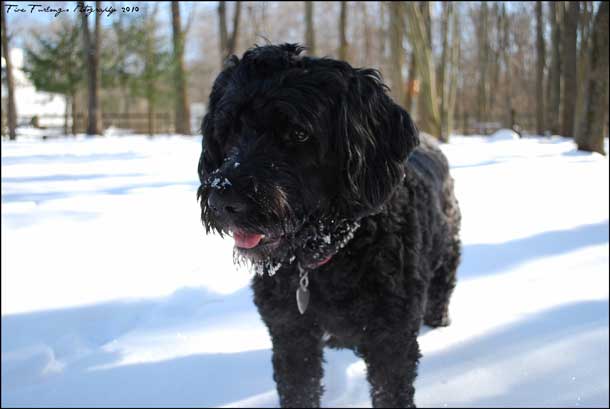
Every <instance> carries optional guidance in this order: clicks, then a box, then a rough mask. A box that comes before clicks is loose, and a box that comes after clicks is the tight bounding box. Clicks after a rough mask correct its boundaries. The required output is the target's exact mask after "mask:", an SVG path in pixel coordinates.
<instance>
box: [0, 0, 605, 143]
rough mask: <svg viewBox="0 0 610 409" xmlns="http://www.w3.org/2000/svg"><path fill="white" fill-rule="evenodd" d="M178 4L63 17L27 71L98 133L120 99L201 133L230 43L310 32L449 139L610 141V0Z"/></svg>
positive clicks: (239, 45)
mask: <svg viewBox="0 0 610 409" xmlns="http://www.w3.org/2000/svg"><path fill="white" fill-rule="evenodd" d="M81 3H82V2H81ZM96 7H98V8H99V7H101V2H96ZM180 8H181V7H180V4H179V3H172V4H168V3H165V4H149V5H147V6H146V7H142V13H139V14H138V15H137V16H136V15H125V14H119V15H118V17H116V18H114V19H113V21H112V24H111V25H110V27H102V28H99V24H98V21H99V18H92V19H93V20H94V21H93V22H89V21H88V19H87V18H86V17H81V21H76V20H69V19H67V20H64V21H63V22H62V24H63V25H64V27H62V28H61V29H57V30H56V31H55V35H54V36H49V35H48V34H46V35H45V34H44V33H43V34H40V35H38V36H36V37H35V38H36V41H35V42H34V43H33V44H32V46H31V47H29V48H28V51H27V57H28V58H27V61H29V63H28V67H27V68H28V70H29V71H28V72H29V75H30V77H31V78H32V80H33V82H34V83H35V85H36V86H37V87H39V88H40V89H46V90H50V91H52V92H59V93H61V94H63V95H65V96H66V98H67V100H69V101H71V102H70V104H67V105H70V106H72V107H73V106H74V101H75V98H76V99H79V98H83V96H82V94H85V93H86V95H87V106H88V111H89V115H88V118H89V126H88V131H89V132H90V133H99V132H100V125H99V112H100V111H104V112H105V111H106V110H107V109H108V105H110V106H111V107H112V108H113V109H117V107H118V109H119V110H120V111H121V112H129V111H134V112H146V115H147V118H148V121H147V122H148V128H149V132H151V133H153V132H154V131H155V128H156V127H155V123H154V122H155V118H156V116H155V113H156V112H160V111H164V112H165V111H168V110H170V111H173V112H174V115H173V116H174V118H175V124H176V132H178V133H189V132H190V120H189V117H190V113H189V106H190V104H189V102H190V101H196V102H201V103H205V101H206V99H207V95H208V94H209V91H210V88H211V85H212V82H213V79H214V78H215V76H216V75H217V74H218V72H219V70H220V69H221V68H222V66H223V63H224V61H225V59H226V58H227V57H228V56H230V55H232V54H240V53H241V52H243V51H244V50H245V49H247V48H249V47H251V46H253V45H254V44H261V43H265V42H266V41H270V42H274V43H278V42H301V43H304V44H305V45H306V46H307V47H308V51H307V52H308V53H309V54H311V55H317V56H330V57H334V58H340V59H344V60H347V61H349V62H350V63H351V64H352V65H354V66H368V67H373V68H377V69H379V70H380V71H381V72H382V74H383V75H384V77H385V79H386V82H387V83H388V85H389V86H390V88H391V93H392V96H393V98H394V99H395V100H396V101H397V102H398V103H399V104H401V105H402V106H403V107H405V109H407V110H408V111H410V112H411V113H412V115H413V116H414V117H415V119H416V121H417V124H418V126H419V127H420V129H422V130H423V131H426V132H428V133H431V134H432V135H435V136H437V137H438V138H439V139H441V140H443V141H447V140H448V138H449V135H450V134H451V133H455V132H456V131H457V132H462V133H471V132H475V131H479V132H481V131H484V130H485V128H493V127H497V126H503V127H509V128H512V129H515V130H516V131H518V132H519V131H521V130H522V129H523V128H525V129H526V130H528V131H531V132H536V133H537V134H561V135H563V136H568V137H574V138H575V141H576V142H577V144H578V146H579V148H581V149H586V150H593V151H598V152H602V151H603V135H604V133H607V121H608V115H607V111H608V4H607V3H606V2H591V1H581V2H571V1H562V2H542V1H537V2H531V3H528V2H523V3H509V2H426V1H418V2H355V1H338V2H311V1H305V2H246V1H244V2H242V1H237V2H225V1H219V2H217V3H215V4H207V5H203V6H199V5H197V6H195V5H191V7H190V14H189V21H188V22H187V23H186V25H183V24H182V21H181V15H180ZM162 13H166V14H165V15H166V16H171V26H172V36H171V38H170V36H167V35H165V34H164V33H163V31H162V30H160V23H159V21H160V15H161V14H162ZM193 20H196V21H197V24H196V25H194V26H193V25H192V24H191V23H192V21H193ZM89 24H91V25H92V26H93V30H92V31H93V32H90V30H89V27H88V25H89ZM4 26H5V22H3V28H4ZM5 37H6V36H5V35H4V31H3V48H4V39H5ZM98 37H101V38H99V39H98ZM187 37H188V39H189V41H190V42H191V43H190V44H191V47H190V48H189V49H190V50H191V58H190V59H189V61H188V65H187V63H186V62H185V60H184V55H185V50H186V47H185V44H186V42H187ZM193 50H194V51H193ZM5 54H6V53H5ZM57 56H62V58H57ZM66 61H70V62H71V63H70V64H66V63H65V62H66ZM50 71H51V72H59V73H61V75H59V74H53V75H50V74H49V72H50ZM100 94H101V95H100ZM100 97H101V98H102V101H101V103H100V101H99V99H100ZM96 99H97V100H98V102H97V104H96ZM108 101H111V102H108ZM100 107H101V109H100ZM72 112H74V109H72ZM96 118H97V119H96ZM72 123H73V124H74V121H72ZM96 123H97V125H95V124H96ZM96 131H97V132H96Z"/></svg>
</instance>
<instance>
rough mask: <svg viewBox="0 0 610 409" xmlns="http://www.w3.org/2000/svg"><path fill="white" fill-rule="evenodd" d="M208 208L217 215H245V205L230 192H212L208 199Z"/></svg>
mask: <svg viewBox="0 0 610 409" xmlns="http://www.w3.org/2000/svg"><path fill="white" fill-rule="evenodd" d="M208 206H209V207H210V209H212V211H213V212H214V213H216V214H218V215H228V216H231V215H237V214H241V213H245V212H246V209H247V207H248V206H247V203H246V202H245V201H244V200H242V199H240V198H239V197H238V196H237V195H236V194H235V193H233V192H232V191H226V190H223V191H220V190H213V191H212V193H210V196H209V197H208Z"/></svg>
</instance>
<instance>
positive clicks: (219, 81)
mask: <svg viewBox="0 0 610 409" xmlns="http://www.w3.org/2000/svg"><path fill="white" fill-rule="evenodd" d="M238 64H239V59H238V58H237V57H236V56H234V55H232V56H231V57H229V58H227V59H226V61H225V62H224V64H223V71H222V72H221V73H220V74H219V75H218V77H217V78H216V81H214V86H213V87H212V92H211V93H210V98H209V100H208V107H207V113H206V114H205V116H204V117H203V122H202V124H201V132H202V134H203V139H202V141H201V156H200V157H199V164H198V166H197V173H198V174H199V181H200V182H201V183H203V181H204V180H205V178H206V177H207V176H208V175H209V174H210V173H211V172H212V171H214V170H215V169H218V167H220V165H221V161H222V152H221V143H220V141H219V139H218V135H216V133H215V129H214V122H215V113H216V107H217V105H218V103H219V101H220V100H221V98H222V96H223V95H224V94H225V88H226V86H227V83H228V82H229V79H230V77H231V75H232V73H233V71H234V70H235V67H237V65H238Z"/></svg>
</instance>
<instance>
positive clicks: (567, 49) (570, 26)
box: [561, 1, 579, 136]
mask: <svg viewBox="0 0 610 409" xmlns="http://www.w3.org/2000/svg"><path fill="white" fill-rule="evenodd" d="M578 14H579V8H578V2H577V1H570V2H568V9H567V12H566V16H565V19H564V26H563V27H564V33H565V35H564V37H563V39H564V40H565V41H563V50H562V51H563V53H562V54H563V55H562V61H563V64H564V67H565V68H564V70H563V90H562V98H561V107H562V110H561V134H562V135H563V136H573V135H574V111H575V106H576V105H575V104H576V94H577V84H576V80H577V78H576V58H577V57H576V34H577V29H578Z"/></svg>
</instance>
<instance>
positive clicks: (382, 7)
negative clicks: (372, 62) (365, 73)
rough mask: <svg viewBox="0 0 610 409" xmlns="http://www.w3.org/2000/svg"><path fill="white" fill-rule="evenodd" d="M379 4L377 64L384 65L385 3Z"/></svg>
mask: <svg viewBox="0 0 610 409" xmlns="http://www.w3.org/2000/svg"><path fill="white" fill-rule="evenodd" d="M378 4H379V25H378V30H379V31H378V35H379V37H378V40H379V60H380V61H379V64H382V65H383V64H384V63H385V56H386V36H387V31H386V14H387V13H386V2H385V1H381V2H379V3H378Z"/></svg>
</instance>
